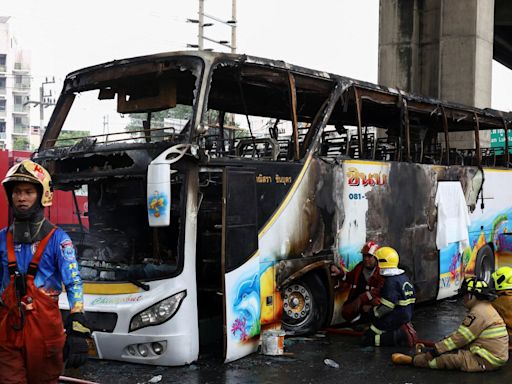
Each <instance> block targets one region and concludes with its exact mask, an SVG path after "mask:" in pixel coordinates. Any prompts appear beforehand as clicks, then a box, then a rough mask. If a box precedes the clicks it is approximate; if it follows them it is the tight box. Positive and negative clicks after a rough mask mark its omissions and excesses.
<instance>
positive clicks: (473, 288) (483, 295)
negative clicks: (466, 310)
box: [459, 276, 496, 300]
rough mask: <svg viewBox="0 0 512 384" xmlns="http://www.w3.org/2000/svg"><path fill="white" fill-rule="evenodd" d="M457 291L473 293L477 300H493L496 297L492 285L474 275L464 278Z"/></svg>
mask: <svg viewBox="0 0 512 384" xmlns="http://www.w3.org/2000/svg"><path fill="white" fill-rule="evenodd" d="M459 293H462V294H466V293H469V294H471V295H475V296H476V298H477V299H479V300H494V299H495V298H496V295H495V293H494V290H493V289H492V287H490V286H489V284H487V282H486V281H485V280H480V279H478V278H477V277H474V276H473V277H467V278H466V279H464V281H463V282H462V286H461V287H460V290H459Z"/></svg>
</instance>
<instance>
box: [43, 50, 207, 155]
mask: <svg viewBox="0 0 512 384" xmlns="http://www.w3.org/2000/svg"><path fill="white" fill-rule="evenodd" d="M201 66H202V64H201V63H200V62H199V61H191V62H188V61H186V60H181V61H180V60H176V59H175V60H172V59H169V60H168V61H166V62H164V63H160V65H156V66H155V65H153V66H151V65H146V66H142V65H141V64H139V65H138V66H137V65H136V64H134V65H133V68H131V69H130V70H131V71H132V72H130V74H123V76H120V75H119V71H117V72H116V71H112V68H110V67H109V66H106V68H102V69H100V70H96V69H91V70H85V71H84V72H83V73H79V74H76V75H75V76H76V78H74V81H73V82H72V85H70V87H71V88H70V89H72V91H71V90H70V91H68V92H67V93H65V94H64V95H63V96H61V99H60V100H59V103H62V104H64V105H65V106H66V107H65V108H63V112H64V113H65V114H66V118H65V120H62V126H60V129H59V132H58V135H57V132H54V133H52V135H51V136H52V137H51V138H49V139H48V140H47V142H46V144H45V145H46V146H48V147H71V146H76V145H77V144H78V143H79V142H80V141H82V144H84V143H85V141H84V138H89V141H90V140H93V143H94V144H101V143H113V142H117V143H155V142H161V141H168V142H172V141H181V142H182V141H184V138H185V137H186V136H187V132H189V131H190V125H191V119H192V116H193V108H194V104H195V92H196V87H197V82H198V73H199V71H200V68H201ZM126 71H128V69H126ZM131 73H133V74H131ZM98 78H100V80H98ZM76 84H79V85H78V86H76ZM57 125H59V124H57Z"/></svg>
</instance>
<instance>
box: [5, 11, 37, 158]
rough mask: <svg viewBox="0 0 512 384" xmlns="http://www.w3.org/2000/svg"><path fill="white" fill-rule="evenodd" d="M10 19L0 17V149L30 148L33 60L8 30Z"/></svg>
mask: <svg viewBox="0 0 512 384" xmlns="http://www.w3.org/2000/svg"><path fill="white" fill-rule="evenodd" d="M9 19H10V17H9V16H0V149H9V150H13V149H18V150H29V149H30V148H31V126H30V106H29V105H28V104H27V102H28V101H29V99H30V87H31V60H30V54H29V52H27V51H24V50H22V49H20V47H19V46H18V44H17V42H16V38H15V37H14V36H13V34H12V33H11V31H10V30H9Z"/></svg>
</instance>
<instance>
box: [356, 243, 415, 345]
mask: <svg viewBox="0 0 512 384" xmlns="http://www.w3.org/2000/svg"><path fill="white" fill-rule="evenodd" d="M375 257H376V258H377V260H378V262H379V268H380V274H381V276H383V277H384V286H383V287H382V290H381V299H380V304H379V305H378V306H376V307H373V310H372V311H370V314H371V315H372V319H371V321H370V322H371V325H370V329H368V330H367V331H366V332H365V334H364V335H363V341H362V343H363V345H375V346H389V345H409V346H413V345H414V344H415V342H416V340H417V338H416V331H415V330H414V327H413V326H412V323H411V319H412V313H413V305H414V303H415V301H416V295H415V291H414V287H413V285H412V283H411V282H410V281H409V278H408V277H407V275H406V274H405V271H404V270H403V269H400V268H398V262H399V256H398V253H397V252H396V250H394V249H393V248H391V247H382V248H379V249H378V250H377V252H375Z"/></svg>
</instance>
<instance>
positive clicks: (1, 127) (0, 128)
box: [0, 121, 5, 133]
mask: <svg viewBox="0 0 512 384" xmlns="http://www.w3.org/2000/svg"><path fill="white" fill-rule="evenodd" d="M4 132H5V121H0V133H4Z"/></svg>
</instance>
